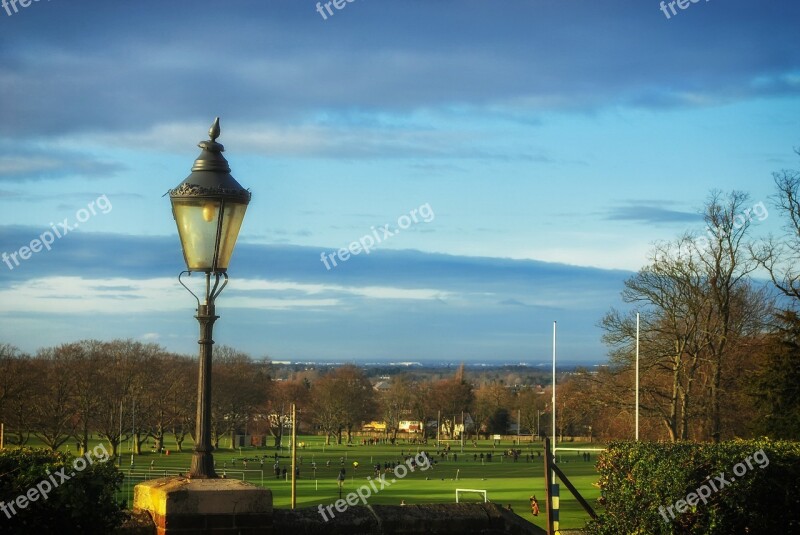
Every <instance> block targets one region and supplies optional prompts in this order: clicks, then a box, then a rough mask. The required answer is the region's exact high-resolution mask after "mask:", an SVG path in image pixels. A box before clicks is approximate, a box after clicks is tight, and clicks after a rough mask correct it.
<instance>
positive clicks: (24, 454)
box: [0, 448, 124, 535]
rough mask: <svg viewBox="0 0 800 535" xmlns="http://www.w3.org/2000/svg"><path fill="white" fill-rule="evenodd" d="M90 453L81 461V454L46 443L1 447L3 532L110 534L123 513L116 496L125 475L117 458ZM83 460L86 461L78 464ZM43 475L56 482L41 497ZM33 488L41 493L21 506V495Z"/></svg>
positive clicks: (0, 527) (0, 522)
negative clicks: (44, 445) (39, 446)
mask: <svg viewBox="0 0 800 535" xmlns="http://www.w3.org/2000/svg"><path fill="white" fill-rule="evenodd" d="M90 458H91V459H92V461H93V462H92V463H88V462H86V459H87V457H83V461H81V457H78V458H75V457H73V456H71V455H69V454H65V453H63V452H54V451H51V450H44V449H31V448H22V449H12V450H2V451H0V533H3V534H6V533H9V534H25V535H29V534H31V533H41V534H48V533H85V534H106V533H110V532H111V531H113V528H114V527H116V526H118V525H119V524H120V523H121V522H122V520H123V518H124V513H123V512H122V508H121V504H119V503H117V502H116V500H115V493H116V491H117V490H118V489H119V487H120V485H121V484H122V478H123V475H122V473H121V472H120V471H119V470H117V468H116V467H115V466H114V463H113V462H102V458H97V457H91V456H90ZM76 460H77V463H78V464H77V466H76V465H75V464H74V463H75V462H76ZM84 462H85V464H86V467H85V468H83V469H78V470H76V468H79V467H82V466H83V464H84ZM62 469H63V472H61V473H63V474H65V475H66V476H67V477H69V480H66V481H63V482H62V481H61V479H62V478H61V476H60V475H58V473H59V472H60V471H61V470H62ZM73 473H74V475H71V474H73ZM45 481H46V482H47V483H49V485H50V486H51V487H54V488H52V490H51V491H50V492H49V493H48V494H47V497H46V498H43V497H42V494H41V492H40V491H39V490H38V489H37V485H38V486H39V487H40V489H41V490H44V491H46V490H47V489H46V486H45V485H44V483H43V482H45ZM53 482H55V483H56V484H57V486H55V485H54V484H53ZM31 489H37V490H36V492H35V493H34V494H33V495H34V496H38V497H37V498H36V500H35V501H29V502H28V503H27V504H26V506H25V507H24V508H21V507H19V505H17V504H16V500H17V498H18V497H19V496H24V495H26V494H27V493H28V492H32V491H31ZM23 504H25V502H23ZM3 505H5V509H3V508H2V506H3ZM12 507H13V509H12ZM12 511H13V513H12ZM9 516H10V518H9Z"/></svg>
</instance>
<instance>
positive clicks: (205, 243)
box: [172, 198, 241, 272]
mask: <svg viewBox="0 0 800 535" xmlns="http://www.w3.org/2000/svg"><path fill="white" fill-rule="evenodd" d="M220 204H221V201H220V200H218V199H202V198H199V199H172V213H173V215H174V216H175V222H176V223H177V225H178V235H179V236H180V238H181V245H182V246H183V257H184V260H185V261H186V267H187V268H188V269H189V271H206V272H209V271H212V270H213V269H214V251H215V249H216V241H217V222H218V220H219V208H220ZM239 224H240V225H241V220H240V222H239ZM228 256H229V257H230V254H229V255H228ZM225 265H226V266H227V263H226V264H225Z"/></svg>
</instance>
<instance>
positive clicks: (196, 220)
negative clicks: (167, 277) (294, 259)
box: [169, 117, 250, 479]
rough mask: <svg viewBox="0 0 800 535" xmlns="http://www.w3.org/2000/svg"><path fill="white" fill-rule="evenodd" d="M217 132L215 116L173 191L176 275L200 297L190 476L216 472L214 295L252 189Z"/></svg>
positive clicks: (222, 279) (219, 289) (224, 281)
mask: <svg viewBox="0 0 800 535" xmlns="http://www.w3.org/2000/svg"><path fill="white" fill-rule="evenodd" d="M219 132H220V130H219V117H217V118H216V120H215V121H214V124H213V125H212V126H211V129H210V130H209V131H208V135H209V137H210V139H209V140H208V141H201V142H200V143H199V144H198V146H199V147H200V148H201V149H203V150H202V152H201V153H200V156H198V158H197V160H195V162H194V166H193V167H192V174H190V175H189V176H188V177H187V178H186V180H184V181H183V182H181V183H180V185H178V187H177V188H175V189H173V190H170V191H169V198H170V202H171V203H172V215H173V217H174V218H175V222H176V223H177V225H178V235H179V236H180V239H181V247H182V248H183V258H184V260H185V261H186V268H187V270H186V271H183V272H181V274H180V275H179V276H178V281H179V282H180V283H181V285H183V287H184V288H186V289H187V290H189V292H190V293H191V294H192V295H194V297H195V299H196V300H197V316H195V317H196V318H197V321H198V322H199V323H200V340H199V341H198V343H199V344H200V373H199V377H198V382H197V387H198V388H197V423H196V426H197V427H196V432H195V440H196V443H195V448H194V454H193V456H192V467H191V469H190V471H189V477H190V478H197V479H207V478H215V477H217V474H216V472H215V471H214V459H213V456H212V453H211V451H212V447H211V347H212V345H213V344H214V340H213V338H212V330H213V327H214V321H216V319H217V318H218V317H219V316H217V315H215V310H214V301H215V300H216V298H217V297H218V296H219V294H220V293H222V290H223V288H225V285H226V284H227V283H228V274H227V270H228V263H229V262H230V259H231V254H232V253H233V247H234V245H236V238H237V237H238V235H239V229H240V227H241V226H242V220H243V219H244V213H245V210H247V204H248V203H249V202H250V192H249V191H248V190H246V189H244V188H243V187H242V186H241V185H240V184H239V183H238V182H237V181H236V180H235V179H234V178H233V177H232V176H231V168H230V167H229V166H228V162H227V160H225V157H224V156H223V155H222V151H224V150H225V147H223V146H222V145H220V144H219V143H217V141H216V140H217V138H218V137H219ZM192 272H201V273H204V274H205V279H206V280H205V295H203V296H197V295H196V294H195V293H194V292H192V291H191V290H190V289H189V287H188V286H186V284H185V283H184V282H183V280H181V278H182V277H183V275H187V274H188V275H191V274H192ZM220 282H222V284H221V285H220ZM201 297H202V300H201Z"/></svg>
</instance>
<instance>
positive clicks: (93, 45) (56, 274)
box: [0, 0, 800, 362]
mask: <svg viewBox="0 0 800 535" xmlns="http://www.w3.org/2000/svg"><path fill="white" fill-rule="evenodd" d="M343 5H344V7H343V9H341V10H336V9H335V7H334V8H333V12H334V14H333V15H332V16H330V15H327V19H323V17H322V16H321V15H320V13H318V12H317V10H316V2H311V1H306V0H259V1H242V0H231V1H228V2H225V3H219V2H213V3H212V2H207V1H204V0H200V1H195V2H191V3H188V2H186V3H184V2H170V3H166V2H155V1H150V0H144V1H139V2H124V3H123V2H108V1H107V0H106V1H102V0H82V1H80V2H68V1H66V0H52V1H49V2H34V3H32V4H31V5H29V6H28V7H25V8H23V7H21V6H19V5H18V6H17V7H18V11H17V12H16V13H14V12H13V9H12V10H11V13H12V14H11V15H8V14H7V12H6V11H5V10H4V9H2V8H0V95H2V96H0V112H1V113H0V117H2V120H0V252H5V253H7V254H11V253H13V252H18V251H19V249H20V248H21V247H23V246H26V245H28V244H30V242H31V240H33V239H36V238H37V237H38V236H40V235H41V234H42V233H43V232H45V231H47V230H48V229H49V228H51V225H54V226H55V227H56V228H59V227H58V222H62V221H64V219H65V218H66V219H67V220H68V222H71V223H72V224H74V223H75V222H77V219H80V220H82V222H81V223H80V224H79V228H77V229H75V230H72V231H70V232H69V233H68V234H66V235H64V236H63V237H62V238H60V239H57V240H56V241H55V242H54V243H53V244H52V246H51V250H50V251H47V250H42V251H40V252H37V253H34V254H32V256H31V257H30V258H29V259H27V260H24V261H22V262H21V263H20V264H19V265H14V264H13V263H12V265H13V266H14V269H9V268H8V267H7V265H6V264H2V263H0V304H2V307H0V309H2V310H0V342H7V343H12V344H14V345H17V346H19V347H21V348H23V349H25V350H30V351H33V350H36V349H37V348H39V347H42V346H45V345H51V344H57V343H62V342H68V341H72V340H78V339H83V338H101V339H110V338H118V337H123V338H135V339H141V340H150V341H156V342H159V343H161V344H163V345H165V346H166V347H168V348H169V349H171V350H174V351H179V352H185V353H193V352H194V351H195V350H196V343H195V341H196V332H195V331H196V325H195V322H194V320H193V319H192V306H193V300H192V298H191V296H189V295H188V294H186V293H185V291H184V290H183V289H182V288H181V287H180V286H178V284H177V281H176V280H175V277H176V275H177V273H178V272H179V271H180V270H181V268H182V258H181V255H180V249H179V244H178V240H177V233H176V231H175V226H174V222H173V221H172V218H171V213H170V208H169V202H168V200H167V198H164V197H162V195H163V194H164V192H166V191H167V190H168V189H169V188H172V187H174V186H176V185H177V184H178V183H180V182H181V181H182V180H183V178H185V177H186V176H187V175H188V174H189V170H190V168H191V165H192V162H193V160H194V158H195V157H196V156H197V155H198V153H199V149H198V148H197V147H196V143H197V142H199V141H201V140H203V139H205V137H206V132H207V130H208V127H209V126H210V124H211V122H212V121H213V119H214V117H215V116H220V117H221V124H222V135H221V136H220V139H219V141H220V142H221V143H223V144H224V145H225V146H226V156H227V158H228V160H229V161H230V163H231V167H232V169H233V175H234V176H235V177H236V178H237V179H238V180H239V182H240V183H241V184H243V185H244V186H245V187H248V188H250V189H251V190H252V192H253V201H252V203H251V205H250V207H249V210H248V213H247V216H246V218H245V222H244V226H243V229H242V233H241V236H240V242H239V245H238V247H237V250H236V251H235V253H234V257H233V260H232V263H231V267H230V271H229V272H230V275H231V277H232V282H231V284H230V285H229V287H228V289H226V291H225V293H223V294H222V296H221V298H220V300H219V301H218V312H219V313H220V315H221V316H222V319H221V320H220V321H219V322H218V323H217V327H216V330H215V338H216V339H217V341H218V342H219V343H225V344H228V345H233V346H235V347H238V348H241V349H243V350H246V351H248V352H250V353H252V354H253V355H254V356H263V355H269V356H271V357H272V358H275V359H278V360H336V361H339V360H373V359H395V360H420V359H449V360H459V361H460V360H465V361H468V362H485V361H489V360H503V361H525V362H539V361H543V360H546V359H547V358H548V356H549V354H550V336H551V329H552V321H554V320H557V321H558V322H559V333H560V336H559V354H560V356H561V358H563V359H564V360H565V361H566V360H570V361H584V362H598V361H601V360H603V359H604V358H605V353H606V349H605V348H604V347H603V345H602V344H601V342H600V331H599V329H598V328H597V322H598V321H599V319H600V318H601V317H602V315H603V313H604V312H605V311H607V310H608V309H609V308H610V307H612V306H620V302H619V292H620V290H621V288H622V282H623V281H624V279H625V278H626V277H628V276H629V275H630V274H631V272H633V271H635V270H636V269H638V268H639V267H641V266H642V265H644V263H645V262H646V261H647V255H648V252H649V250H650V248H651V246H652V244H653V243H654V242H656V241H658V240H665V239H670V238H673V237H675V236H677V235H679V234H681V233H683V232H685V231H687V230H698V231H699V230H701V229H702V225H701V223H700V220H699V218H698V216H697V211H698V209H699V208H700V207H701V206H702V204H703V201H704V199H705V198H706V197H707V196H708V194H709V191H710V190H712V189H721V190H726V191H727V190H731V189H739V190H745V191H747V192H749V193H750V195H751V200H752V202H753V204H755V203H758V202H764V203H767V204H766V206H769V204H768V197H769V195H771V193H772V179H771V173H772V172H773V171H777V170H780V169H783V168H796V167H797V157H796V155H794V153H793V151H792V148H793V147H795V146H798V145H800V139H798V128H797V127H798V124H799V123H800V57H798V54H797V51H798V44H800V43H799V42H798V41H800V38H798V34H797V31H796V23H797V21H798V20H800V17H799V16H800V4H797V3H796V2H793V1H790V0H781V1H773V2H769V3H759V2H754V1H746V2H745V1H725V2H722V1H711V2H699V3H695V4H691V3H690V4H688V8H687V9H685V10H680V9H678V10H677V11H676V13H677V14H675V15H671V16H670V18H667V17H666V16H665V15H664V13H663V12H662V11H661V10H660V9H659V2H656V1H653V0H637V1H618V0H613V1H607V2H586V1H582V0H581V1H579V0H563V1H555V0H552V1H539V0H528V1H516V0H510V1H496V2H488V1H471V0H466V1H463V0H462V1H447V0H441V1H432V0H427V1H423V0H417V1H414V0H406V1H399V0H397V1H389V0H355V1H353V2H350V3H344V4H343ZM323 9H324V7H323ZM99 199H106V200H107V203H106V201H102V202H100V201H99ZM92 202H94V203H95V204H94V205H93V207H94V214H92V213H91V210H90V208H89V205H90V203H92ZM422 206H427V207H428V209H429V210H430V213H431V214H433V215H434V217H432V218H429V219H430V220H429V221H428V222H424V221H422V220H420V221H419V222H417V223H414V224H411V225H410V226H409V228H407V229H405V230H403V231H401V232H399V233H397V234H396V235H393V236H392V237H391V238H388V239H386V240H385V241H384V242H383V243H380V244H379V245H378V246H376V247H375V249H374V250H373V251H372V252H371V253H370V254H369V255H366V254H363V253H362V254H360V255H357V256H352V257H351V258H350V259H349V260H347V261H346V262H341V263H339V265H337V266H336V267H335V268H333V269H330V270H327V269H326V268H325V265H324V264H323V263H322V262H321V261H320V255H321V254H322V253H324V252H326V253H331V252H333V251H335V250H338V249H339V248H342V247H347V246H348V244H350V243H351V242H353V241H356V240H359V239H361V238H362V237H363V236H365V235H368V234H371V233H372V229H373V227H375V228H376V229H377V228H380V227H382V226H383V225H385V224H389V225H390V226H391V228H394V229H396V228H397V223H398V220H400V218H401V217H402V216H404V215H409V214H410V213H411V212H412V211H413V210H415V209H417V210H419V209H420V207H422ZM98 207H104V209H103V210H100V209H98ZM81 209H84V210H87V211H86V212H79V211H80V210H81ZM401 221H402V220H401ZM757 223H758V224H757V225H755V228H754V229H755V230H756V231H757V232H759V233H766V232H769V231H770V230H774V229H775V228H777V226H778V224H779V221H778V218H777V217H768V218H766V219H765V220H764V221H758V222H757Z"/></svg>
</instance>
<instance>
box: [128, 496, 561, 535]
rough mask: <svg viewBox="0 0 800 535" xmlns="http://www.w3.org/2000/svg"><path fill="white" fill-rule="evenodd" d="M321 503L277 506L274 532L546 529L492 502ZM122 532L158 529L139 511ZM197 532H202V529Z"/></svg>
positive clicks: (505, 533) (495, 533) (370, 534)
mask: <svg viewBox="0 0 800 535" xmlns="http://www.w3.org/2000/svg"><path fill="white" fill-rule="evenodd" d="M328 518H329V519H328V521H327V522H326V521H325V520H324V519H323V518H322V515H320V513H319V509H318V508H314V507H310V508H303V509H295V510H291V509H273V533H275V534H276V535H278V534H284V533H288V534H291V535H362V534H363V535H416V534H419V535H423V534H432V535H462V534H465V533H468V534H473V533H474V534H479V535H543V534H545V531H544V530H542V529H540V528H538V527H536V526H534V525H533V524H531V523H530V522H527V521H526V520H524V519H522V518H520V517H519V516H517V515H516V514H514V513H511V512H509V511H506V510H504V509H503V508H501V507H500V506H498V505H496V504H493V503H479V504H466V503H450V504H430V505H375V506H371V505H361V506H353V507H350V508H348V509H347V510H346V511H345V512H344V513H338V512H336V516H335V517H334V518H330V516H328ZM117 533H118V535H145V534H152V533H155V525H154V524H152V521H149V519H148V518H143V517H142V516H141V515H139V516H137V517H134V518H132V519H131V521H129V523H128V524H127V526H126V527H123V528H122V529H120V530H119V531H118V532H117ZM198 533H199V532H198Z"/></svg>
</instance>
